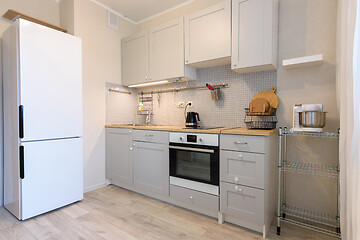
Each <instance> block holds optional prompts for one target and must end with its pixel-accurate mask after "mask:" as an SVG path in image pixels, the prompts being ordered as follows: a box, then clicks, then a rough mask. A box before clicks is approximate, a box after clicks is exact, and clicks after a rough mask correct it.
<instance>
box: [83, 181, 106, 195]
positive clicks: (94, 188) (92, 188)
mask: <svg viewBox="0 0 360 240" xmlns="http://www.w3.org/2000/svg"><path fill="white" fill-rule="evenodd" d="M107 185H108V184H107V183H106V181H104V182H102V183H99V184H96V185H93V186H90V187H87V188H84V193H87V192H91V191H94V190H96V189H99V188H103V187H105V186H107Z"/></svg>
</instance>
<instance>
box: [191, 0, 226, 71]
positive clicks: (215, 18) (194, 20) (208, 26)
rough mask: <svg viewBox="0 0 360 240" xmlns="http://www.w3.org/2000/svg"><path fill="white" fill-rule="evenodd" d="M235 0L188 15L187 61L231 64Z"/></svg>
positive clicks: (199, 65)
mask: <svg viewBox="0 0 360 240" xmlns="http://www.w3.org/2000/svg"><path fill="white" fill-rule="evenodd" d="M230 56H231V0H226V1H224V2H221V3H219V4H217V5H214V6H211V7H208V8H206V9H202V10H200V11H197V12H194V13H191V14H189V15H186V16H185V63H186V64H187V65H190V66H193V67H196V68H205V67H213V66H220V65H225V64H230Z"/></svg>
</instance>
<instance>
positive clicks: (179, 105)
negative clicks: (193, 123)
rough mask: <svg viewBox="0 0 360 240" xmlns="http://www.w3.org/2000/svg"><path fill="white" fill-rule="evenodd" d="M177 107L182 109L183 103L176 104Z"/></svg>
mask: <svg viewBox="0 0 360 240" xmlns="http://www.w3.org/2000/svg"><path fill="white" fill-rule="evenodd" d="M177 106H178V108H184V107H185V102H178V104H177Z"/></svg>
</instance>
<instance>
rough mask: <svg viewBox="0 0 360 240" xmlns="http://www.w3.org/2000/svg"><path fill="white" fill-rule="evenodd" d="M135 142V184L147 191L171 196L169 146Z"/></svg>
mask: <svg viewBox="0 0 360 240" xmlns="http://www.w3.org/2000/svg"><path fill="white" fill-rule="evenodd" d="M134 143H135V146H134V185H135V186H136V187H138V188H140V189H142V190H144V191H146V192H151V193H156V194H161V195H165V196H169V146H168V145H165V144H157V143H147V142H134Z"/></svg>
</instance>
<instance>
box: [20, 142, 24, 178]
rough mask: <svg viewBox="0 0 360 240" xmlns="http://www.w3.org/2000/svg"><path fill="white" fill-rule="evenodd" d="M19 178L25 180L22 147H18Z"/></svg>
mask: <svg viewBox="0 0 360 240" xmlns="http://www.w3.org/2000/svg"><path fill="white" fill-rule="evenodd" d="M19 154H20V178H21V179H24V178H25V169H24V168H25V167H24V146H20V153H19Z"/></svg>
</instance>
